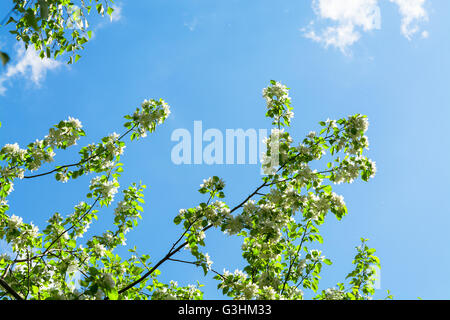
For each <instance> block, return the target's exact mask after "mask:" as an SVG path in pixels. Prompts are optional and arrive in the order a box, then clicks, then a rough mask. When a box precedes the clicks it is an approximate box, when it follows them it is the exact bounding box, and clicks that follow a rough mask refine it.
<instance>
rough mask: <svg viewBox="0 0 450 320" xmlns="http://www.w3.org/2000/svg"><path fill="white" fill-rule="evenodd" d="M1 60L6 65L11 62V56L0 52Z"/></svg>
mask: <svg viewBox="0 0 450 320" xmlns="http://www.w3.org/2000/svg"><path fill="white" fill-rule="evenodd" d="M0 60H2V64H3V65H6V64H7V63H8V62H9V56H8V55H7V54H6V53H5V52H2V51H0Z"/></svg>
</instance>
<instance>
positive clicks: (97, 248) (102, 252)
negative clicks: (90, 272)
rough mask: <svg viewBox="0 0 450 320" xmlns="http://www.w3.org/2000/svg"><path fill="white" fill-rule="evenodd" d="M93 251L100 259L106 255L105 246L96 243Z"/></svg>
mask: <svg viewBox="0 0 450 320" xmlns="http://www.w3.org/2000/svg"><path fill="white" fill-rule="evenodd" d="M92 249H93V251H94V253H95V254H96V255H97V256H99V257H103V256H104V255H105V253H106V248H105V246H104V245H102V244H100V243H96V244H95V245H94V247H93V248H92Z"/></svg>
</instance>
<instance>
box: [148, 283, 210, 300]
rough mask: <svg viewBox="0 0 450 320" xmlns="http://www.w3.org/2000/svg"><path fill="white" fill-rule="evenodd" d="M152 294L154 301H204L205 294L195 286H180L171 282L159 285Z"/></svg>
mask: <svg viewBox="0 0 450 320" xmlns="http://www.w3.org/2000/svg"><path fill="white" fill-rule="evenodd" d="M155 287H156V288H155V289H154V292H153V294H152V300H202V299H203V292H202V291H201V290H200V289H199V288H198V287H196V286H194V285H188V286H186V287H180V286H178V282H176V281H173V280H171V281H170V282H169V284H168V285H167V284H163V283H157V285H156V286H155Z"/></svg>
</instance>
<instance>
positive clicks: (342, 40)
mask: <svg viewBox="0 0 450 320" xmlns="http://www.w3.org/2000/svg"><path fill="white" fill-rule="evenodd" d="M390 1H391V2H394V3H396V4H397V5H398V8H399V12H400V14H401V16H402V22H401V32H402V34H403V35H404V36H405V37H406V38H408V39H411V37H412V35H413V34H415V33H416V32H418V31H419V30H420V28H419V25H418V23H419V22H421V21H425V20H427V14H426V11H425V9H424V4H425V2H426V0H390ZM312 8H313V10H314V13H315V14H316V17H317V18H316V19H315V21H311V23H310V25H309V26H308V27H306V28H303V29H302V31H303V34H304V36H305V37H306V38H309V39H311V40H313V41H315V42H318V43H321V44H322V45H324V46H325V47H329V46H333V47H336V48H338V49H340V50H341V51H342V52H343V53H344V54H348V53H349V47H350V46H351V45H353V44H354V43H355V42H357V41H358V40H359V39H360V38H361V33H362V32H370V31H372V30H378V29H380V28H381V12H380V7H379V0H312ZM330 22H331V25H329V24H330ZM317 24H321V25H323V24H325V26H324V27H322V28H321V30H319V31H317V27H316V25H317Z"/></svg>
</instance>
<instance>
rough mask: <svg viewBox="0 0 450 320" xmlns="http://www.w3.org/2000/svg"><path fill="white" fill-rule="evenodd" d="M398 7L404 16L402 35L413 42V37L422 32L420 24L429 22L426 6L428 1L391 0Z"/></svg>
mask: <svg viewBox="0 0 450 320" xmlns="http://www.w3.org/2000/svg"><path fill="white" fill-rule="evenodd" d="M390 1H391V2H394V3H396V4H397V5H398V10H399V12H400V14H401V16H402V25H401V31H402V34H403V35H404V36H405V37H406V38H408V39H409V40H411V37H412V36H413V35H414V34H415V33H417V32H418V31H419V30H420V27H419V23H420V22H423V21H427V20H428V15H427V12H426V11H425V8H424V5H425V2H426V0H390Z"/></svg>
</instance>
